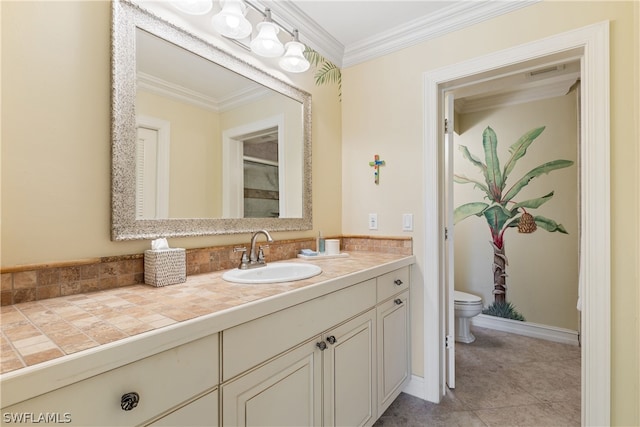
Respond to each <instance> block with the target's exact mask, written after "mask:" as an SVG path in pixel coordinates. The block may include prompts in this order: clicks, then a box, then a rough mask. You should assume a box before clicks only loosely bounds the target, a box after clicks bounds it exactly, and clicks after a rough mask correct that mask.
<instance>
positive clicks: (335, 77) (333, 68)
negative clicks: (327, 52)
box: [304, 47, 342, 97]
mask: <svg viewBox="0 0 640 427" xmlns="http://www.w3.org/2000/svg"><path fill="white" fill-rule="evenodd" d="M304 56H305V58H307V61H309V62H310V63H311V65H313V66H314V67H316V74H315V75H314V78H315V79H316V86H320V85H323V84H330V83H337V84H338V96H339V97H342V72H341V71H340V68H338V66H337V65H335V64H334V63H333V62H331V61H327V59H325V57H324V56H322V55H320V54H319V53H318V52H316V51H315V50H313V49H310V48H308V47H307V48H306V49H305V50H304ZM318 67H319V68H318Z"/></svg>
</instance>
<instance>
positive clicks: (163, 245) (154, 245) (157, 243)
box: [151, 237, 169, 250]
mask: <svg viewBox="0 0 640 427" xmlns="http://www.w3.org/2000/svg"><path fill="white" fill-rule="evenodd" d="M151 249H152V250H158V249H169V242H167V239H166V238H164V237H161V238H159V239H155V240H152V241H151Z"/></svg>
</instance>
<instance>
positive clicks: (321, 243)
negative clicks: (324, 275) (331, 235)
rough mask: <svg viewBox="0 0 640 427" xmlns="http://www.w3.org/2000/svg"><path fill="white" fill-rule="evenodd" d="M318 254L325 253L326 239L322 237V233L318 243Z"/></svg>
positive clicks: (319, 235)
mask: <svg viewBox="0 0 640 427" xmlns="http://www.w3.org/2000/svg"><path fill="white" fill-rule="evenodd" d="M316 246H317V248H318V254H323V253H324V237H322V231H320V232H319V233H318V242H317V245H316Z"/></svg>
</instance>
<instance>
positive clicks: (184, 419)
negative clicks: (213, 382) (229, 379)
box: [149, 390, 218, 427]
mask: <svg viewBox="0 0 640 427" xmlns="http://www.w3.org/2000/svg"><path fill="white" fill-rule="evenodd" d="M217 425H218V390H214V391H212V392H211V393H208V394H205V395H204V396H202V397H200V398H198V399H196V400H194V401H193V402H191V403H189V404H187V405H185V406H183V407H182V408H180V409H178V410H176V411H173V412H171V413H170V414H169V415H166V416H164V417H162V418H160V419H159V420H156V421H154V422H152V423H151V424H149V426H153V427H175V426H181V427H187V426H200V427H202V426H207V427H216V426H217Z"/></svg>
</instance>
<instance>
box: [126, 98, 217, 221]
mask: <svg viewBox="0 0 640 427" xmlns="http://www.w3.org/2000/svg"><path fill="white" fill-rule="evenodd" d="M136 112H137V113H138V114H141V115H145V116H150V117H154V118H157V119H161V120H165V121H167V122H169V123H170V125H171V133H170V135H171V137H170V141H169V145H170V163H169V218H220V217H221V216H222V198H221V196H220V195H221V194H222V141H221V132H220V115H219V114H218V113H216V112H214V111H211V110H207V109H205V108H200V107H197V106H195V105H192V104H187V103H185V102H181V101H176V100H174V99H171V98H169V97H166V96H160V95H157V94H154V93H151V92H147V91H144V90H138V91H137V92H136Z"/></svg>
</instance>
